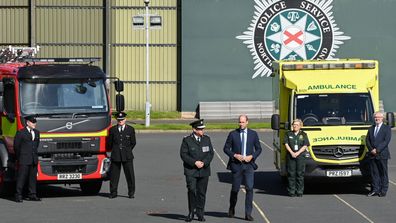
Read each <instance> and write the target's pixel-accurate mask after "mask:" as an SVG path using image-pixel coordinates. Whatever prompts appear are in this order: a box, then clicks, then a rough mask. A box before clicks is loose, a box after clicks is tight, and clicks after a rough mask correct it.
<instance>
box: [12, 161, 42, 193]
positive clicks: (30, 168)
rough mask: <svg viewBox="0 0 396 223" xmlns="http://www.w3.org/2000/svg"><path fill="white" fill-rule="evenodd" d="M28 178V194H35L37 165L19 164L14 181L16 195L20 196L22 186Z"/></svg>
mask: <svg viewBox="0 0 396 223" xmlns="http://www.w3.org/2000/svg"><path fill="white" fill-rule="evenodd" d="M26 180H28V190H29V194H28V196H35V195H36V184H37V165H34V164H32V165H20V166H19V169H18V175H17V182H16V196H17V197H20V198H22V193H23V188H24V187H25V183H26Z"/></svg>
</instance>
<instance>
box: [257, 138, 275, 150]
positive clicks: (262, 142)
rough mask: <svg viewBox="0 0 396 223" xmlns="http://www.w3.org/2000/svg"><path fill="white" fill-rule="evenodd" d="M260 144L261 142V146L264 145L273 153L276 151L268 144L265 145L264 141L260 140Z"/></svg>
mask: <svg viewBox="0 0 396 223" xmlns="http://www.w3.org/2000/svg"><path fill="white" fill-rule="evenodd" d="M260 142H261V144H263V145H264V146H265V147H267V148H268V149H269V150H271V151H272V152H273V151H274V149H273V148H272V147H271V146H269V145H268V144H267V143H265V142H264V141H262V140H260Z"/></svg>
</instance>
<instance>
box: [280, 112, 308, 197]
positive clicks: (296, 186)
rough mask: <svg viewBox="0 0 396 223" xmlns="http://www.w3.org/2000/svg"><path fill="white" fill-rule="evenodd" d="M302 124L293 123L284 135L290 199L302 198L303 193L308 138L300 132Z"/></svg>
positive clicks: (299, 121) (297, 121) (297, 120)
mask: <svg viewBox="0 0 396 223" xmlns="http://www.w3.org/2000/svg"><path fill="white" fill-rule="evenodd" d="M302 125H303V122H302V121H301V120H300V119H295V120H294V121H293V130H292V131H288V132H287V133H286V135H285V140H284V143H285V146H286V149H287V151H288V153H287V155H286V165H287V180H288V187H287V192H288V193H289V196H291V197H295V196H297V197H302V195H303V193H304V173H305V152H306V151H307V148H308V146H309V140H308V136H307V134H306V133H305V132H303V131H302V130H301V127H302Z"/></svg>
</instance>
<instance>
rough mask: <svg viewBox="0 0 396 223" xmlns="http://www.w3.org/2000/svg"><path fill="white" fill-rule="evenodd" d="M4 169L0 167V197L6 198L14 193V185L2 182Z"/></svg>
mask: <svg viewBox="0 0 396 223" xmlns="http://www.w3.org/2000/svg"><path fill="white" fill-rule="evenodd" d="M4 172H5V170H4V168H2V167H0V177H1V178H2V179H0V197H7V196H10V195H13V194H14V193H15V183H13V182H5V181H4Z"/></svg>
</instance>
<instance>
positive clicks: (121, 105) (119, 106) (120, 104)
mask: <svg viewBox="0 0 396 223" xmlns="http://www.w3.org/2000/svg"><path fill="white" fill-rule="evenodd" d="M124 109H125V99H124V95H122V94H117V95H116V110H117V112H122V111H124Z"/></svg>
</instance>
